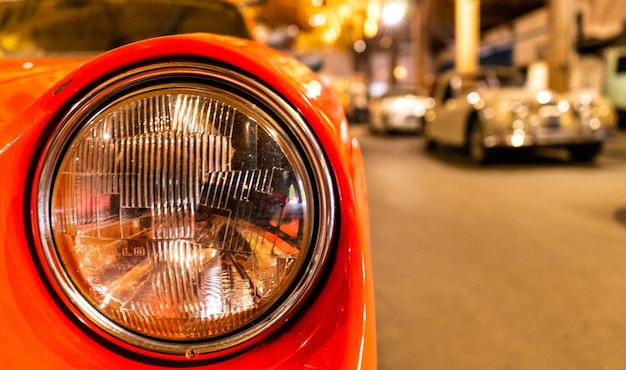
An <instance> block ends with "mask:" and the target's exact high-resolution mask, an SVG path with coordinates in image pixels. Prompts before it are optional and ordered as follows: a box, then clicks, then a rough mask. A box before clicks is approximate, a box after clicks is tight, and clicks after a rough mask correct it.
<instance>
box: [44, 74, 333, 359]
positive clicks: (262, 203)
mask: <svg viewBox="0 0 626 370" xmlns="http://www.w3.org/2000/svg"><path fill="white" fill-rule="evenodd" d="M172 76H174V77H175V78H173V77H172ZM174 81H175V82H174ZM77 106H78V107H80V108H77V109H75V110H74V111H72V112H70V113H69V114H68V115H67V116H66V118H65V119H64V124H63V125H62V126H61V128H60V129H59V130H58V131H57V132H56V133H55V135H53V138H52V139H51V142H50V144H49V145H48V147H47V149H46V151H45V153H44V154H45V155H44V160H43V164H42V172H41V177H40V181H39V185H38V187H39V191H38V194H39V199H38V225H39V230H40V234H41V235H42V242H43V253H44V256H45V258H46V263H47V264H48V265H49V266H50V267H51V268H50V270H51V272H52V274H53V275H54V278H55V279H56V281H57V282H58V284H59V286H60V288H61V289H62V291H63V293H64V294H66V295H67V296H69V298H70V301H71V302H72V303H73V304H74V305H75V307H76V308H77V309H78V310H79V311H80V312H81V313H82V314H83V315H85V316H86V317H87V318H88V319H89V320H91V321H92V322H94V323H95V324H96V325H97V326H98V327H100V328H101V329H103V330H105V331H106V332H108V333H109V334H111V335H113V336H114V337H116V338H118V339H120V340H122V341H123V342H126V343H130V344H131V345H134V346H137V347H140V348H141V349H147V350H150V351H155V352H160V353H167V354H187V355H188V356H189V354H190V353H194V354H195V353H208V352H214V351H218V350H222V349H227V348H231V347H233V346H238V345H240V344H242V343H244V342H247V341H249V340H250V339H253V338H254V337H256V336H258V335H259V334H261V333H263V332H265V331H267V330H268V329H270V328H271V327H273V326H274V325H275V324H276V323H277V322H279V321H281V320H284V319H285V317H286V316H288V315H289V314H290V313H292V312H293V310H294V309H295V308H296V307H297V306H298V305H299V304H300V303H301V302H302V300H303V299H304V298H305V297H306V296H307V294H308V292H309V291H310V289H311V287H312V285H313V283H314V282H315V280H316V279H317V278H318V276H319V274H320V272H321V269H322V267H323V264H324V262H325V260H326V257H327V255H328V250H329V244H330V238H331V235H332V229H333V222H334V221H333V219H334V215H333V212H334V211H333V208H334V207H333V203H334V201H333V196H332V189H331V187H332V186H329V184H331V183H332V181H331V180H330V176H329V173H328V172H327V165H326V163H325V160H324V156H323V153H322V151H321V150H320V148H319V147H318V145H317V144H316V141H315V139H314V138H313V135H312V133H311V132H309V129H308V128H307V126H306V125H305V124H304V123H303V122H302V121H301V119H300V118H299V116H298V114H296V113H295V112H294V111H293V110H292V109H291V108H290V107H289V105H288V104H287V103H286V102H284V101H283V100H282V99H281V98H280V97H278V96H277V95H275V94H273V93H272V92H271V91H270V90H268V89H266V88H264V87H263V86H262V85H260V84H258V83H256V82H255V81H253V80H252V79H249V78H247V77H245V76H243V75H240V74H237V73H235V72H232V71H229V70H223V69H220V68H217V67H211V68H207V67H206V66H200V65H197V64H194V63H189V64H188V65H184V66H176V68H173V67H169V65H167V64H163V65H161V66H156V67H151V68H143V69H139V70H137V71H134V72H133V73H129V74H127V75H126V76H125V77H122V78H118V79H115V80H112V81H109V82H107V83H104V84H103V85H102V86H101V87H100V88H99V89H96V92H95V93H93V94H91V95H90V96H88V97H87V98H85V99H84V100H83V101H82V102H81V104H79V105H77Z"/></svg>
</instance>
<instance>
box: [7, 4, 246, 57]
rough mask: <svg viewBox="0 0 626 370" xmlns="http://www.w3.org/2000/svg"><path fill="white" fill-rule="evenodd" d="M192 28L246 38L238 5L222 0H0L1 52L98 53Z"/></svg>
mask: <svg viewBox="0 0 626 370" xmlns="http://www.w3.org/2000/svg"><path fill="white" fill-rule="evenodd" d="M191 32H210V33H217V34H226V35H232V36H237V37H242V38H250V33H249V32H248V29H247V27H246V23H245V21H244V19H243V17H242V15H241V13H240V12H239V10H238V9H237V7H236V6H234V5H233V4H230V3H227V2H225V1H220V0H195V1H192V0H187V1H175V0H170V1H166V0H11V1H0V56H32V55H41V54H66V53H97V52H102V51H105V50H109V49H112V48H115V47H117V46H121V45H124V44H127V43H130V42H134V41H138V40H142V39H146V38H150V37H156V36H163V35H171V34H180V33H191Z"/></svg>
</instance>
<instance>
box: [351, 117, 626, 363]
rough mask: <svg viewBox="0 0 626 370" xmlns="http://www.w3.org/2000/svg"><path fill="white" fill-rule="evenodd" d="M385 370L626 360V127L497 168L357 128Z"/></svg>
mask: <svg viewBox="0 0 626 370" xmlns="http://www.w3.org/2000/svg"><path fill="white" fill-rule="evenodd" d="M354 132H355V135H356V136H357V137H358V138H359V140H360V141H361V145H362V148H363V152H364V157H365V166H366V172H367V180H368V187H369V193H370V207H371V209H370V212H371V223H372V248H373V251H372V254H373V259H374V260H373V265H374V270H375V287H376V295H377V296H376V301H377V320H378V322H377V324H378V352H379V354H378V356H379V369H380V370H397V369H400V370H401V369H467V370H470V369H626V224H625V222H626V135H624V134H623V133H620V134H619V135H618V137H617V138H616V139H615V140H613V141H611V142H610V144H609V146H608V147H607V148H606V150H605V151H604V153H603V154H602V156H601V157H600V158H598V160H597V161H596V162H595V163H594V164H571V163H569V162H567V161H565V160H564V159H563V157H562V156H561V154H560V153H553V152H548V153H541V154H540V155H539V156H536V157H535V156H527V157H523V158H521V159H519V158H507V159H505V160H503V161H500V162H497V163H495V164H494V165H491V166H489V167H486V168H484V167H478V166H475V165H473V164H471V163H470V162H469V161H468V160H467V159H466V158H465V156H464V155H463V153H461V152H459V151H456V150H442V151H440V152H437V153H435V154H434V155H429V154H426V153H425V152H424V151H423V148H422V144H423V142H422V139H421V138H420V137H410V136H409V137H407V136H391V137H386V136H372V135H370V134H369V132H368V131H367V130H365V129H364V128H363V127H355V128H354Z"/></svg>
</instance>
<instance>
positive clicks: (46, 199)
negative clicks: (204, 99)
mask: <svg viewBox="0 0 626 370" xmlns="http://www.w3.org/2000/svg"><path fill="white" fill-rule="evenodd" d="M165 81H166V82H167V83H169V84H171V86H172V87H173V88H177V87H178V85H177V84H180V83H181V82H183V83H188V82H191V81H192V82H193V84H194V86H195V87H200V88H201V87H202V86H207V87H209V88H210V89H214V90H215V89H217V90H223V91H229V93H231V94H236V95H243V96H245V98H243V99H244V100H246V101H248V102H250V104H253V105H254V106H255V108H258V109H262V110H263V112H264V114H269V115H271V116H272V117H275V118H274V120H273V121H274V122H276V123H277V127H275V129H276V130H277V132H278V133H279V134H280V135H284V136H285V137H288V138H289V139H290V140H291V142H292V143H294V144H295V145H296V146H297V148H298V149H297V150H298V151H299V152H300V155H301V156H302V158H303V161H304V162H305V163H304V165H305V166H307V168H306V173H307V175H308V176H309V179H310V185H306V186H307V187H309V188H310V189H309V191H310V196H311V200H314V201H315V202H314V203H315V205H314V209H313V212H314V214H313V220H314V223H315V225H314V226H313V227H312V230H310V240H309V245H310V246H309V253H310V254H309V255H308V256H306V259H305V262H304V263H303V265H302V267H301V268H300V271H299V274H300V275H299V277H298V278H296V279H295V280H294V281H293V282H292V285H293V286H292V288H293V290H292V291H291V292H290V293H287V292H286V293H284V295H283V296H282V297H281V298H280V300H279V302H278V304H274V306H273V307H272V308H271V309H268V310H267V311H266V312H264V314H263V316H262V317H261V318H259V319H258V321H255V322H252V323H250V324H249V325H248V326H246V327H244V328H242V329H241V330H240V331H238V332H235V333H233V334H232V335H225V336H221V337H216V338H210V339H207V340H188V341H185V340H165V339H159V338H155V337H149V336H146V335H144V334H140V333H137V332H134V331H132V330H129V329H127V328H125V327H123V326H121V325H119V324H117V323H115V322H113V321H112V320H111V319H109V318H108V317H106V316H105V315H104V314H103V313H101V312H100V311H99V310H98V309H96V308H95V307H93V305H92V304H91V303H90V302H89V301H88V300H87V299H86V298H85V297H84V296H83V294H82V293H81V291H80V290H79V289H78V288H77V287H76V285H75V284H74V283H73V281H72V278H71V277H70V276H69V275H68V273H67V272H66V271H65V269H64V265H63V262H62V261H61V259H60V256H59V255H58V253H57V251H56V245H55V241H54V237H53V232H52V229H51V228H52V217H53V216H52V210H51V195H52V189H53V186H54V181H55V177H56V173H57V168H58V166H59V163H60V162H61V160H62V158H63V156H64V155H65V151H66V149H67V146H68V145H69V143H70V142H71V140H72V138H73V137H74V135H75V134H76V133H77V132H78V131H79V130H80V129H81V127H82V126H83V125H84V124H85V122H88V121H89V118H90V117H94V116H96V115H98V114H99V112H102V111H104V110H106V109H107V107H109V106H111V105H112V104H113V102H116V101H119V100H120V99H122V98H124V97H127V96H131V95H134V94H137V93H138V92H140V91H145V90H146V89H150V88H151V87H152V86H155V85H159V86H161V87H162V86H165ZM39 168H40V173H39V175H38V176H36V178H35V186H34V191H35V193H34V195H33V199H34V201H35V202H36V205H35V207H34V210H35V213H34V215H33V225H34V228H35V232H36V233H38V234H39V239H40V241H41V248H40V249H41V252H42V255H43V257H44V261H43V263H44V264H46V265H47V267H48V268H47V269H46V270H48V271H49V272H50V274H51V275H52V276H51V278H52V279H53V286H55V288H57V290H60V292H59V293H60V294H62V295H63V296H65V297H66V298H67V301H69V303H71V307H70V310H72V311H73V312H76V313H77V314H79V315H82V316H83V317H84V318H85V319H87V320H89V322H91V323H93V324H94V325H95V327H96V330H98V329H99V330H102V331H103V332H104V333H105V334H106V335H108V336H110V337H111V339H114V340H115V341H120V342H121V343H124V344H126V345H129V346H131V347H132V348H136V349H137V350H138V351H139V352H141V353H145V352H146V351H147V352H148V353H152V354H155V355H156V356H158V355H159V354H163V355H175V356H178V355H180V356H181V358H183V359H185V358H187V359H190V358H197V356H198V355H199V356H200V357H202V355H203V354H214V353H218V352H220V351H227V350H232V349H239V348H244V347H246V346H247V345H248V344H252V343H254V342H255V338H259V337H262V336H263V334H266V333H268V332H271V331H273V330H274V329H275V328H276V327H277V326H278V324H280V323H281V322H284V321H285V320H286V319H287V318H288V317H290V316H291V315H292V314H293V313H294V312H295V310H296V309H297V308H298V307H299V306H300V305H301V303H302V302H303V301H304V300H305V299H306V298H307V297H308V295H309V293H310V291H311V290H312V288H313V286H314V284H315V282H316V281H317V280H318V278H319V276H320V274H321V273H322V270H323V267H324V265H325V262H326V260H327V257H328V255H329V251H330V247H331V243H332V238H333V234H334V229H335V219H336V215H335V206H336V204H335V203H336V201H335V194H334V188H335V186H334V183H335V181H334V178H333V176H332V175H331V173H330V171H329V168H330V166H329V163H328V160H327V158H326V155H325V153H324V151H323V150H322V147H321V145H320V144H319V142H318V140H317V137H316V135H315V133H314V132H313V130H312V128H311V127H310V126H309V125H308V124H307V122H306V121H305V120H304V118H303V117H302V116H301V115H300V113H299V112H298V110H297V109H295V108H294V107H293V106H292V105H291V104H290V103H289V102H288V101H287V100H286V99H285V98H283V97H282V96H281V95H279V94H277V93H276V92H275V91H274V90H272V89H271V88H270V87H268V86H266V85H264V84H263V83H261V82H260V81H258V80H257V79H255V78H253V77H251V76H249V75H247V74H245V73H242V72H238V71H236V70H233V69H230V68H226V67H222V66H219V65H214V64H206V63H202V62H197V61H177V62H172V61H170V62H161V63H154V64H150V65H145V66H140V67H137V68H133V69H130V70H128V71H126V72H125V73H123V74H120V75H117V76H115V77H113V78H111V79H108V80H106V81H104V82H102V83H100V84H98V85H97V86H96V87H95V88H93V89H91V90H90V91H89V92H87V93H86V94H85V96H84V97H82V98H80V99H79V100H77V101H76V102H75V104H73V105H72V106H71V108H70V109H69V110H68V111H67V113H65V114H64V115H63V117H62V118H61V119H60V120H59V124H58V125H57V128H56V129H55V130H54V132H53V134H52V135H51V139H50V140H49V141H48V142H47V144H46V146H45V147H44V150H43V154H42V159H41V161H40V167H39Z"/></svg>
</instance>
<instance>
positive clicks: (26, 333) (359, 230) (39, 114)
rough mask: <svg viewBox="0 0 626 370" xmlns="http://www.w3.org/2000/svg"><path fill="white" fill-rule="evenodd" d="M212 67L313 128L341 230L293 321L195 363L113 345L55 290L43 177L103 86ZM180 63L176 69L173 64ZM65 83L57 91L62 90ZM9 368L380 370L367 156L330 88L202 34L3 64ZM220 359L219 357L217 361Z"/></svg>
mask: <svg viewBox="0 0 626 370" xmlns="http://www.w3.org/2000/svg"><path fill="white" fill-rule="evenodd" d="M189 58H193V59H204V60H211V61H218V62H220V63H226V64H229V65H232V66H233V68H237V69H240V70H244V71H246V72H248V73H250V74H252V75H254V76H256V78H257V79H258V80H260V81H263V82H264V83H265V84H266V85H268V86H271V87H272V88H273V89H275V91H277V92H278V93H279V94H281V95H282V96H284V97H285V98H287V100H289V101H290V102H291V103H292V104H293V106H294V107H295V108H296V109H297V110H298V111H299V112H300V113H301V114H302V115H303V117H304V118H305V120H306V121H307V122H308V123H309V124H310V126H311V127H312V129H313V132H315V134H316V135H317V137H318V140H319V141H320V143H321V145H322V146H323V148H324V149H325V151H326V154H327V156H328V158H329V163H331V164H332V167H333V168H332V169H331V172H332V173H333V175H334V176H335V179H336V182H337V194H338V196H339V199H338V207H339V209H338V214H339V215H340V220H339V222H338V228H339V231H338V233H337V234H336V238H335V240H334V243H335V245H334V252H333V254H332V256H331V258H330V259H329V262H328V264H327V268H326V273H325V274H324V276H323V277H322V279H320V281H319V282H318V286H317V288H316V289H315V291H314V292H313V293H312V295H311V296H310V297H309V299H308V300H306V301H305V303H304V304H303V306H302V307H300V309H299V310H298V311H297V312H296V313H295V315H294V316H292V317H291V318H289V319H288V320H287V322H285V323H283V324H282V325H281V326H280V327H278V328H276V330H275V331H273V332H272V333H271V334H270V335H268V336H267V337H265V338H262V339H261V340H259V341H258V342H257V343H256V344H254V345H253V346H252V347H250V348H247V349H244V350H241V351H238V352H235V353H230V354H225V356H217V357H215V356H212V358H200V359H195V360H185V359H184V358H171V357H167V356H157V357H154V356H152V355H151V354H148V353H143V354H141V353H138V352H137V351H136V350H135V349H133V348H128V347H125V344H124V343H117V342H116V341H115V340H114V339H113V338H110V337H107V335H106V334H105V333H103V332H102V331H101V330H99V329H98V328H96V327H94V326H93V325H91V324H90V323H89V321H88V320H86V319H84V318H83V317H81V316H80V314H78V313H77V312H74V311H73V310H72V309H71V308H67V307H71V306H72V305H71V302H63V301H64V300H65V299H66V298H64V297H62V296H61V295H58V294H56V293H54V286H55V284H54V283H53V282H51V281H50V280H49V279H48V278H47V276H48V275H47V274H46V268H45V266H43V265H42V264H39V263H38V262H37V260H38V259H39V258H40V256H39V254H38V250H39V245H38V243H39V241H38V236H37V235H36V233H35V232H34V231H33V230H34V228H33V227H32V223H33V220H32V212H33V209H31V208H28V204H30V202H31V200H32V199H34V198H35V194H33V189H32V188H33V187H32V178H33V177H36V176H37V165H38V162H39V153H40V151H41V149H42V147H43V146H44V145H45V144H46V141H47V139H48V137H49V135H50V132H51V130H52V129H53V128H54V127H55V125H56V124H57V121H58V119H59V114H60V112H62V111H63V110H64V109H67V107H68V106H69V105H71V104H73V103H74V101H75V99H76V97H77V96H80V94H81V92H83V91H85V90H87V89H89V87H90V86H91V85H92V84H93V83H94V81H97V80H98V79H100V78H103V77H104V76H109V75H111V74H115V73H119V71H120V70H123V69H125V68H126V67H128V66H131V65H135V64H139V63H146V62H149V61H151V60H156V59H159V60H172V61H175V60H177V59H189ZM173 63H175V62H173ZM53 81H55V82H53ZM0 173H1V174H2V175H3V177H2V186H1V189H2V190H0V191H1V193H0V327H1V329H2V330H0V343H2V346H0V362H2V364H3V367H6V368H21V369H38V368H42V369H43V368H46V369H67V368H69V369H72V368H81V369H88V368H89V369H111V368H124V369H126V368H133V369H158V368H163V367H185V368H208V369H270V368H271V369H302V368H311V369H370V368H376V334H375V333H376V330H375V312H374V298H373V281H372V277H371V276H372V275H371V267H370V255H369V223H368V222H369V221H368V214H367V206H368V205H367V194H366V188H365V179H364V173H363V163H362V158H361V152H360V148H359V146H358V143H357V142H356V140H354V139H352V138H351V137H350V135H349V131H348V129H347V123H346V121H345V118H344V115H343V111H342V110H341V108H340V106H339V104H338V102H337V101H336V100H335V98H334V97H333V96H332V94H331V93H330V91H329V90H328V89H327V88H326V87H325V86H324V85H323V84H322V83H321V81H320V79H319V78H318V77H317V76H316V75H315V74H314V73H312V72H311V71H310V70H308V69H307V68H306V67H304V66H302V65H301V64H299V63H298V62H295V61H294V60H292V59H291V58H289V57H287V56H285V55H283V54H280V53H278V52H276V51H273V50H271V49H268V48H266V47H264V46H262V45H259V44H256V43H254V42H249V41H244V40H240V39H234V38H229V37H224V36H214V35H207V34H194V35H186V36H170V37H163V38H158V39H152V40H146V41H142V42H139V43H135V44H131V45H127V46H124V47H122V48H119V49H116V50H113V51H111V52H108V53H106V54H104V55H101V56H99V57H96V58H95V59H92V60H60V59H59V60H20V61H8V60H3V61H0ZM213 357H215V358H213Z"/></svg>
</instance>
